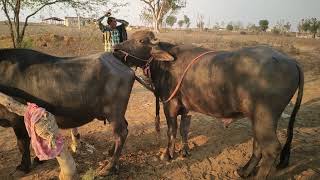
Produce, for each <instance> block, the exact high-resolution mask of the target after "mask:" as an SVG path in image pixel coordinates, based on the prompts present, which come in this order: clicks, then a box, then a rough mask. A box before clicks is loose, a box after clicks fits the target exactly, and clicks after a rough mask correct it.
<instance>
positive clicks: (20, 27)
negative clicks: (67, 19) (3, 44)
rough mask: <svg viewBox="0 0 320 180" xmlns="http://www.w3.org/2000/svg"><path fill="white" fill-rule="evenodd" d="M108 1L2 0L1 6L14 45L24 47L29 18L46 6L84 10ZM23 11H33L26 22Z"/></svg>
mask: <svg viewBox="0 0 320 180" xmlns="http://www.w3.org/2000/svg"><path fill="white" fill-rule="evenodd" d="M107 2H108V1H104V0H94V1H90V0H0V8H1V10H2V11H3V12H4V14H5V16H6V18H7V22H8V23H7V24H8V27H9V30H10V35H11V40H12V44H13V47H14V48H19V47H22V44H23V43H22V42H23V38H24V35H25V31H26V28H27V26H28V23H29V19H30V18H31V17H32V16H34V15H36V14H37V13H38V12H39V11H41V10H42V9H44V8H45V7H48V6H51V5H54V4H63V5H65V6H69V7H73V8H79V9H82V10H85V9H86V10H92V9H94V7H96V6H99V5H104V4H106V3H107ZM22 11H23V12H25V11H31V13H30V14H28V15H27V16H26V17H25V19H24V22H23V21H21V19H22V17H21V16H22V15H21V14H22V13H21V12H22ZM22 22H23V24H22Z"/></svg>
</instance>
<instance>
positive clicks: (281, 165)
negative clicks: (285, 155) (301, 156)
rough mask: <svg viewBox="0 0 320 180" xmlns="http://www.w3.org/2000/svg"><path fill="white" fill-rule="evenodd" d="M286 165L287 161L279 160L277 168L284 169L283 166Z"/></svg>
mask: <svg viewBox="0 0 320 180" xmlns="http://www.w3.org/2000/svg"><path fill="white" fill-rule="evenodd" d="M288 165H289V163H288V161H286V162H280V163H279V164H278V165H277V169H278V170H281V169H284V168H286V167H288Z"/></svg>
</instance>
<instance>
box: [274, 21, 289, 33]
mask: <svg viewBox="0 0 320 180" xmlns="http://www.w3.org/2000/svg"><path fill="white" fill-rule="evenodd" d="M290 29H291V24H290V22H285V21H284V20H280V21H278V22H277V23H276V25H275V26H274V27H273V29H272V32H273V33H274V34H285V33H288V32H289V31H290Z"/></svg>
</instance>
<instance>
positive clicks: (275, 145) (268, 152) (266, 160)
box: [253, 107, 281, 179]
mask: <svg viewBox="0 0 320 180" xmlns="http://www.w3.org/2000/svg"><path fill="white" fill-rule="evenodd" d="M261 115H264V116H261ZM279 116H280V114H279ZM277 119H278V118H275V116H273V115H272V114H271V113H270V112H268V111H266V108H260V109H259V107H258V108H257V110H256V116H255V119H254V123H253V126H254V132H253V133H254V136H255V138H256V140H257V142H258V144H259V146H260V147H261V153H262V159H261V164H260V168H259V170H258V172H257V175H256V176H255V179H266V178H267V177H268V176H269V175H270V171H271V168H272V167H273V166H274V165H275V162H276V158H277V157H278V155H279V153H280V151H281V144H280V142H279V140H278V138H277V134H276V128H277Z"/></svg>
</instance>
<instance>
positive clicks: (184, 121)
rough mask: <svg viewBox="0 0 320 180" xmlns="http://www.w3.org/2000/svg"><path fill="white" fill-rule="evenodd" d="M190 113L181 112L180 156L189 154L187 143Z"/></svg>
mask: <svg viewBox="0 0 320 180" xmlns="http://www.w3.org/2000/svg"><path fill="white" fill-rule="evenodd" d="M190 122H191V115H187V114H183V115H181V122H180V135H181V139H182V150H181V152H182V156H183V157H187V156H189V155H190V152H189V145H188V133H189V128H190Z"/></svg>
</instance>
